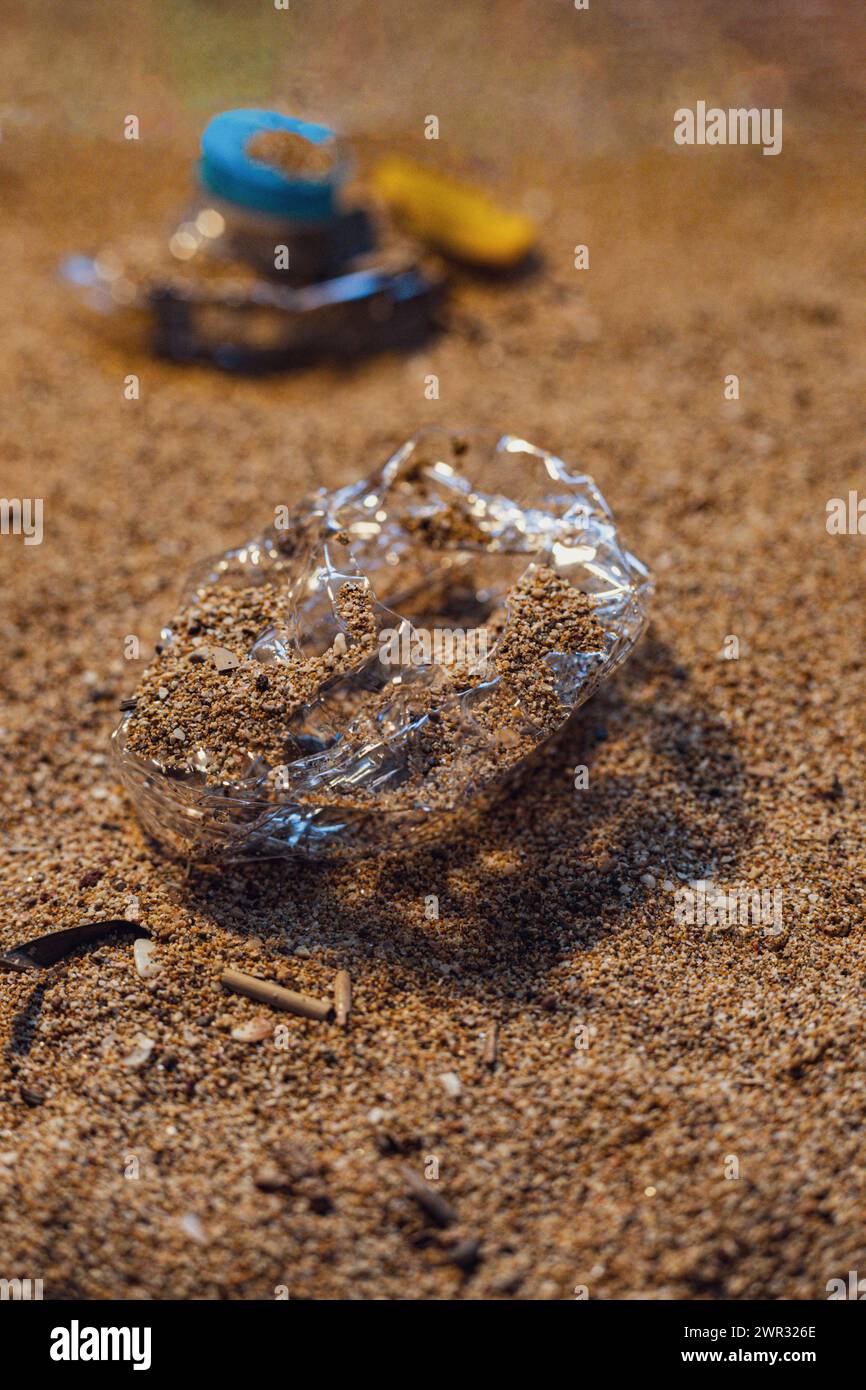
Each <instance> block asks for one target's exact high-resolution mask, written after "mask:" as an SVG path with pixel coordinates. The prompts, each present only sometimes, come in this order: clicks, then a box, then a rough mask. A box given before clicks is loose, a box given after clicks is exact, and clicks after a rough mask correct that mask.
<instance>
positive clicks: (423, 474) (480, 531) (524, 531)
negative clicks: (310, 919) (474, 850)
mask: <svg viewBox="0 0 866 1390" xmlns="http://www.w3.org/2000/svg"><path fill="white" fill-rule="evenodd" d="M455 502H456V503H457V504H458V505H459V507H460V509H461V513H462V514H463V515H468V516H470V517H471V518H472V527H471V535H470V536H469V538H467V537H465V536H462V537H461V536H458V537H456V538H455V539H453V540H452V541H451V542H448V541H447V540H446V541H445V543H442V541H441V540H438V541H437V543H436V545H435V546H431V545H429V544H427V543H426V541H427V539H429V535H430V527H431V526H433V527H435V526H436V525H437V522H438V519H439V518H441V517H445V516H447V515H449V514H450V513H451V512H452V511H453V507H454V504H455ZM283 519H284V518H280V520H283ZM338 538H339V539H338ZM347 539H348V544H347V543H346V541H347ZM539 564H543V565H545V566H548V567H550V568H552V569H553V570H555V571H556V573H557V574H558V575H560V576H562V577H564V578H566V579H567V580H568V582H569V583H571V584H572V585H574V586H575V587H577V588H578V589H580V590H582V591H583V592H584V593H586V594H587V595H588V596H589V597H590V601H591V604H592V607H593V612H594V614H595V616H596V618H597V619H598V621H599V623H600V624H601V627H602V629H603V631H604V646H603V650H602V651H592V652H577V653H575V652H569V653H566V652H553V653H551V654H550V655H549V656H548V657H547V658H546V659H547V663H548V665H549V666H550V669H551V672H552V684H553V688H554V690H555V693H556V695H557V697H558V699H559V701H560V702H561V706H562V709H563V717H562V721H561V722H562V723H564V722H565V720H566V719H567V718H568V717H569V716H570V715H571V714H572V713H573V712H574V710H576V709H577V708H578V707H579V706H580V705H582V704H583V703H584V702H585V701H586V700H588V699H589V697H590V696H591V695H592V694H593V692H594V691H595V690H596V689H597V687H598V685H599V684H600V682H602V681H603V680H606V679H607V677H608V676H610V675H611V674H612V672H613V671H614V670H616V668H617V667H618V666H619V665H620V664H621V662H623V661H624V660H625V658H626V657H627V656H628V654H629V653H630V652H631V650H632V648H633V647H634V645H635V643H636V642H637V641H638V639H639V637H640V635H641V633H642V631H643V629H644V627H645V624H646V618H647V602H648V600H649V597H650V594H651V591H652V582H651V579H650V576H649V573H648V571H647V569H646V568H645V566H644V565H643V564H641V562H640V561H639V560H637V559H636V558H635V557H634V556H633V555H632V554H630V553H629V552H628V551H627V550H626V549H625V548H624V547H623V545H622V543H621V541H620V538H619V536H618V534H617V530H616V526H615V525H614V521H613V517H612V515H611V512H610V509H609V508H608V506H607V503H606V502H605V500H604V498H603V497H602V495H601V493H600V492H599V490H598V488H597V487H596V485H595V483H594V482H593V480H592V478H590V477H588V476H586V475H583V474H578V473H574V472H572V471H571V470H570V468H569V467H568V466H567V465H566V464H565V463H564V462H563V461H562V460H561V459H558V458H556V457H555V456H554V455H552V454H550V453H547V452H546V451H545V450H543V449H539V448H536V447H535V446H533V445H532V444H529V443H527V442H526V441H525V440H522V439H517V438H514V437H512V436H510V435H506V436H503V437H502V438H498V439H496V438H493V439H490V438H485V437H484V436H483V435H481V434H473V433H470V434H461V435H455V434H451V433H448V432H446V431H444V430H429V431H423V432H422V433H420V434H418V435H416V436H414V437H413V438H412V439H410V440H408V441H407V442H406V443H405V444H404V445H402V447H401V448H400V449H398V450H397V452H396V453H395V454H393V455H392V457H391V458H390V459H389V460H388V461H387V463H386V464H385V466H384V468H383V469H382V470H381V471H380V472H379V473H377V474H375V475H373V476H372V477H368V478H365V479H363V480H362V481H359V482H355V483H353V484H350V485H349V486H347V487H343V488H340V489H338V490H336V491H333V492H327V491H325V490H321V491H319V492H317V493H316V494H314V495H313V496H312V497H309V498H307V499H306V500H305V501H304V502H302V503H301V504H300V505H299V506H298V507H297V508H296V509H295V511H294V512H293V513H292V514H291V516H290V517H289V518H288V523H287V525H285V526H284V527H283V528H282V529H278V528H277V527H276V526H274V527H271V528H270V529H269V530H267V531H266V532H265V533H264V535H262V536H260V537H258V538H256V539H255V540H252V541H250V542H249V543H247V544H246V545H243V546H241V547H239V548H238V549H235V550H230V551H228V552H226V553H225V554H224V555H222V556H220V557H218V558H217V559H215V560H211V561H207V562H205V563H204V564H202V565H200V566H199V567H198V568H197V570H196V571H195V572H194V573H193V575H192V576H191V578H190V581H189V587H188V589H187V591H186V595H185V597H186V598H187V599H189V598H191V597H192V596H193V595H194V593H195V591H196V589H197V588H198V587H199V586H201V585H203V584H213V583H217V584H225V585H228V586H238V585H240V586H243V587H248V586H251V585H255V584H270V585H278V586H279V587H280V589H281V591H282V594H284V598H285V603H284V613H285V620H284V623H283V624H282V625H281V626H280V627H279V628H272V629H271V630H270V631H268V632H265V633H262V634H261V635H260V636H259V637H258V639H257V640H256V641H255V643H254V644H253V646H252V647H251V649H250V651H249V653H248V655H249V656H250V657H251V658H252V659H254V660H256V661H259V662H261V663H262V664H263V667H264V668H266V667H267V665H268V664H269V663H270V662H273V661H281V660H285V658H286V653H287V651H288V649H289V648H290V647H291V646H294V648H295V650H296V652H299V653H301V654H303V655H311V654H316V653H321V652H324V651H325V650H326V649H327V648H329V647H330V646H332V644H333V642H334V640H335V638H336V637H337V635H338V633H340V632H344V637H346V639H347V641H348V643H349V648H348V649H349V653H350V656H351V646H352V639H351V636H350V635H348V634H347V633H346V631H345V625H344V623H343V622H342V620H341V618H340V616H339V614H338V612H337V609H336V607H335V599H336V596H337V594H338V593H339V591H340V588H341V587H342V585H343V584H345V583H347V582H351V583H353V584H356V585H357V584H359V583H360V584H362V585H363V586H364V587H367V588H369V589H370V590H371V594H372V598H373V611H374V614H375V619H376V624H377V628H378V630H379V632H380V633H383V634H384V633H385V631H386V630H387V631H390V632H393V631H394V630H399V629H400V628H401V624H408V627H407V628H406V629H404V630H406V631H408V632H410V633H414V632H417V631H419V630H421V629H422V628H423V627H424V626H425V623H427V624H428V625H429V613H430V605H431V603H432V604H434V606H435V602H437V600H434V599H432V598H431V595H433V594H435V593H437V592H438V593H444V594H445V595H446V596H447V598H446V600H445V603H446V609H447V618H448V621H449V622H450V623H451V624H452V625H453V627H454V628H455V629H456V628H458V627H462V628H469V627H471V626H472V625H473V624H474V625H475V626H476V627H480V625H481V624H483V623H484V620H485V618H486V616H487V615H489V614H491V613H492V612H494V611H495V610H496V609H497V607H498V608H499V609H500V610H501V608H502V604H503V601H504V599H505V596H506V594H507V593H508V591H509V590H510V589H511V588H512V586H513V585H514V584H515V583H516V582H517V581H518V580H519V579H520V577H521V576H522V575H523V574H524V573H525V572H526V571H527V569H528V568H529V567H531V566H537V565H539ZM282 594H281V602H282ZM438 602H439V608H438V610H437V611H438V613H439V616H440V620H441V614H442V611H443V609H442V601H441V600H438ZM425 605H426V608H425ZM509 621H510V619H509V617H508V615H507V614H506V619H505V628H504V630H503V632H502V633H500V634H499V636H498V638H497V641H495V642H494V643H493V645H492V646H491V648H490V650H489V652H488V653H487V655H486V665H485V668H484V671H485V674H484V677H483V679H481V680H480V681H479V682H478V683H476V684H474V685H473V687H472V688H471V689H468V690H464V691H462V692H459V691H457V692H456V691H455V690H454V689H453V686H452V685H451V684H450V683H449V681H448V680H447V679H446V677H445V672H444V671H443V669H442V668H441V667H440V666H438V665H437V664H436V662H435V660H433V659H431V660H430V661H429V662H428V663H427V664H417V663H416V661H415V659H414V658H413V659H412V660H410V661H409V662H408V663H406V664H397V665H396V666H395V665H394V664H393V663H384V662H383V660H382V656H381V649H379V650H377V651H375V652H374V653H373V655H372V656H371V655H370V654H369V653H367V654H366V655H363V656H361V655H359V657H358V661H357V663H356V664H354V665H353V666H352V668H351V669H350V671H349V672H348V674H344V675H342V676H338V677H336V678H334V679H332V680H331V681H329V682H327V683H326V684H325V685H323V686H322V688H321V689H320V690H319V691H318V693H317V695H316V697H315V698H314V699H313V700H312V702H311V703H309V704H308V705H305V706H304V707H303V708H302V709H300V710H299V711H298V712H297V713H296V715H295V716H294V719H293V727H292V733H293V736H294V738H295V749H296V750H297V749H300V750H301V752H302V756H300V757H296V758H294V759H293V760H292V761H290V762H288V763H287V764H286V765H284V766H283V767H282V768H281V770H280V781H279V785H275V783H274V778H273V776H270V777H269V775H268V774H269V773H272V772H273V769H271V768H269V767H267V766H264V765H263V764H262V761H261V759H259V760H257V761H256V760H253V759H252V758H251V760H250V767H249V770H248V773H247V774H246V775H245V776H244V777H243V778H242V779H241V780H240V781H237V782H234V783H233V784H231V785H209V784H208V783H207V781H206V780H205V775H204V772H203V771H190V772H188V773H178V772H177V771H174V770H168V769H165V768H162V767H161V766H160V765H159V764H158V763H156V762H154V761H150V760H146V759H143V758H141V757H139V756H137V755H136V754H134V753H133V752H132V751H131V750H130V749H129V748H128V747H127V746H126V736H125V730H126V726H127V723H128V721H129V719H130V718H131V714H130V713H127V714H126V715H125V716H124V718H123V720H122V721H121V723H120V725H119V727H118V728H117V729H116V731H115V733H114V736H113V748H114V752H115V755H116V764H117V767H118V769H119V772H120V776H121V779H122V781H123V783H124V785H125V788H126V790H127V792H128V793H129V795H130V797H131V799H132V801H133V803H134V805H135V807H136V809H137V811H138V814H139V817H140V819H141V821H142V823H143V825H144V827H145V829H146V830H147V831H148V832H149V833H151V834H152V835H153V836H154V837H155V838H156V839H157V840H159V841H160V842H161V843H162V844H163V846H164V847H166V848H167V849H169V850H171V851H172V852H175V853H177V854H180V855H183V856H185V857H187V858H190V859H192V860H198V861H209V862H211V863H219V862H221V861H224V860H232V859H240V858H245V857H253V858H255V857H277V856H291V855H305V856H307V855H308V856H326V857H328V856H338V855H352V854H369V853H380V852H386V851H388V852H389V851H399V850H405V849H408V848H411V847H413V846H415V845H417V844H418V843H419V842H421V841H423V840H427V839H431V838H436V837H440V836H442V835H447V832H448V826H449V822H451V821H453V818H454V814H455V813H456V812H458V811H459V810H461V809H462V808H464V807H465V806H466V805H467V803H468V802H469V801H470V799H471V798H472V797H474V796H476V795H478V794H480V793H482V792H487V791H488V790H490V789H491V788H492V787H494V786H495V784H496V783H497V782H499V781H500V780H502V779H504V778H505V777H506V776H507V775H509V774H513V773H514V772H515V770H518V768H517V765H518V764H520V765H522V764H525V762H526V761H527V756H528V753H531V752H532V751H533V750H534V749H535V748H536V747H537V746H538V745H539V744H540V743H541V742H543V741H544V740H545V739H546V738H548V737H550V736H551V733H553V732H556V730H550V729H549V728H548V729H539V728H536V727H535V726H534V725H533V723H532V718H531V715H530V713H529V712H528V711H527V712H526V713H525V716H523V712H522V711H521V716H522V718H523V723H522V728H521V733H522V735H524V736H523V737H521V738H519V739H518V738H516V736H515V732H514V727H513V725H512V727H510V728H509V729H508V730H500V729H497V728H495V727H494V728H492V729H491V727H490V721H485V722H486V724H487V727H484V726H483V725H482V722H480V721H479V715H481V714H482V713H483V710H484V707H485V702H489V701H491V700H492V699H493V698H494V697H495V695H496V693H497V686H498V684H499V681H500V679H501V677H500V676H499V675H498V674H497V672H496V667H495V660H496V649H497V644H498V642H501V641H502V638H503V636H504V634H505V632H507V631H508V624H509ZM172 640H173V634H172V632H171V630H170V629H168V628H166V629H164V630H163V632H162V634H161V641H162V643H163V644H166V643H171V642H172ZM431 695H432V703H431ZM374 699H375V701H376V704H375V715H374V716H371V715H370V713H369V710H366V712H365V707H366V706H367V705H369V704H370V702H371V701H373V700H374ZM443 715H447V717H448V719H449V721H451V724H452V727H453V722H454V720H457V721H458V727H459V733H460V740H459V753H458V755H457V756H456V757H455V758H454V760H453V762H452V764H451V766H449V767H448V769H447V770H446V773H445V775H443V772H442V769H441V768H440V769H438V771H437V773H436V774H435V775H434V776H432V777H431V780H430V784H429V786H428V785H426V784H425V782H424V780H423V779H422V780H421V782H420V784H419V783H418V777H417V765H418V759H417V757H415V758H414V759H413V752H414V751H415V750H416V748H417V744H418V740H419V738H420V737H421V735H422V732H423V730H424V726H425V724H426V723H427V721H429V720H430V719H431V718H437V717H442V716H443ZM516 744H517V745H518V751H517V752H516V751H515V745H516ZM207 756H208V755H207V750H206V749H200V750H196V752H195V755H194V761H196V763H197V765H198V766H199V767H201V768H204V767H205V766H206V765H207ZM413 769H414V771H413ZM410 773H411V775H410ZM401 788H403V789H404V791H405V793H406V794H405V795H402V794H401V790H400V789H401Z"/></svg>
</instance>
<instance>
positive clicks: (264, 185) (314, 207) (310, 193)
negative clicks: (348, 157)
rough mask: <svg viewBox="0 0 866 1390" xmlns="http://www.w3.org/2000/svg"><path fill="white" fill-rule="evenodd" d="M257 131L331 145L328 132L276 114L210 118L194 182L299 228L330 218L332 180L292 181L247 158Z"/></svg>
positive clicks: (232, 114) (233, 113)
mask: <svg viewBox="0 0 866 1390" xmlns="http://www.w3.org/2000/svg"><path fill="white" fill-rule="evenodd" d="M262 130H288V131H291V132H292V134H293V135H300V136H302V137H303V139H305V140H309V141H310V144H312V145H322V144H324V142H325V141H326V140H333V139H334V132H333V131H332V130H329V129H328V128H327V126H323V125H311V124H310V122H309V121H300V120H298V119H297V118H296V117H295V116H283V115H280V113H279V112H277V111H255V110H247V109H246V108H242V109H240V110H238V111H223V112H222V113H221V114H220V115H219V116H214V118H213V120H212V121H210V122H209V123H208V125H207V126H206V127H205V129H204V131H203V132H202V137H201V160H200V161H199V166H198V167H199V177H200V179H201V182H202V184H203V185H204V187H205V188H206V189H207V190H208V191H209V192H210V193H213V194H214V196H215V197H217V198H224V199H225V200H226V202H229V203H238V204H240V206H241V207H245V208H254V209H255V210H256V211H257V212H267V213H271V214H273V215H276V216H282V217H291V218H295V219H297V220H298V221H299V222H324V221H328V220H329V219H330V218H332V217H333V216H334V193H335V188H336V182H337V179H336V176H335V175H333V174H332V175H331V177H330V178H326V179H309V178H304V177H303V176H302V175H299V176H298V177H297V178H291V177H290V176H289V175H287V174H283V173H281V172H280V170H279V169H274V168H272V166H271V165H269V164H262V163H261V162H260V161H259V160H256V159H251V158H250V156H249V155H248V154H247V150H246V147H247V143H248V142H249V141H250V140H251V139H252V137H253V136H254V135H257V134H258V133H259V131H262Z"/></svg>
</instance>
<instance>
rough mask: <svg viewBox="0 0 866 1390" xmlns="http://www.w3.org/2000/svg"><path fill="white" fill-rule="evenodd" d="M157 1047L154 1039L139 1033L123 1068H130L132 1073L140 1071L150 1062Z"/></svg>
mask: <svg viewBox="0 0 866 1390" xmlns="http://www.w3.org/2000/svg"><path fill="white" fill-rule="evenodd" d="M155 1047H156V1043H155V1042H154V1041H153V1038H149V1037H147V1035H146V1034H144V1033H139V1035H138V1037H137V1038H135V1039H134V1041H133V1046H132V1051H131V1052H129V1053H128V1054H127V1056H126V1057H124V1059H123V1062H122V1063H121V1065H122V1066H124V1067H128V1068H129V1069H130V1071H140V1070H141V1068H142V1067H144V1066H146V1065H147V1063H148V1062H149V1061H150V1057H151V1053H152V1052H153V1049H154V1048H155Z"/></svg>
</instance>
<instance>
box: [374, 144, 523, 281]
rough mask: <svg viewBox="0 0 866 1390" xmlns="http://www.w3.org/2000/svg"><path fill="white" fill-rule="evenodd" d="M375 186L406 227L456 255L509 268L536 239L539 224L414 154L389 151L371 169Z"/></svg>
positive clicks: (446, 251)
mask: <svg viewBox="0 0 866 1390" xmlns="http://www.w3.org/2000/svg"><path fill="white" fill-rule="evenodd" d="M373 186H374V188H375V190H376V192H377V193H378V194H379V196H380V197H381V198H382V199H383V200H384V202H386V203H387V204H388V205H389V207H390V208H391V209H392V211H393V212H394V213H395V214H396V216H397V217H398V218H399V219H400V220H401V221H402V222H404V223H405V224H406V227H407V229H408V230H409V231H410V232H411V233H412V234H413V235H414V236H416V237H418V238H419V240H421V241H427V242H429V243H430V244H431V245H432V246H436V247H437V248H438V249H439V250H440V251H444V252H445V253H446V255H449V256H454V257H455V258H456V259H457V260H461V261H471V262H472V263H473V264H474V265H482V266H490V267H493V268H496V269H505V268H507V267H508V266H513V265H516V264H517V263H518V262H519V261H522V260H523V258H524V256H525V255H526V254H527V252H528V251H529V250H531V248H532V246H533V245H534V243H535V237H536V233H535V227H534V225H533V223H532V222H531V221H530V219H529V218H528V217H524V216H523V214H522V213H519V212H507V211H506V210H505V209H504V208H500V207H497V205H496V204H495V203H494V202H492V201H491V199H490V198H488V196H487V194H486V193H482V192H481V191H480V190H479V189H476V188H472V187H471V186H470V185H468V184H465V183H459V182H458V181H457V180H456V179H453V178H450V177H448V176H447V175H445V174H437V173H434V172H433V171H432V170H430V169H425V168H424V167H423V166H422V165H420V164H415V163H414V162H413V161H412V160H411V159H402V158H400V157H399V156H397V155H393V156H390V157H389V158H388V159H386V160H383V162H382V163H381V164H380V165H379V166H378V168H377V169H376V170H375V171H374V173H373Z"/></svg>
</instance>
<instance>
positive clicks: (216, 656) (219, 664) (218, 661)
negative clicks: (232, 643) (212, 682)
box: [207, 647, 241, 671]
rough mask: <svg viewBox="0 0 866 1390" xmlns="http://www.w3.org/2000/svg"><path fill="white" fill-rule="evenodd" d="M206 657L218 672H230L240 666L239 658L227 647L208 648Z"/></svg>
mask: <svg viewBox="0 0 866 1390" xmlns="http://www.w3.org/2000/svg"><path fill="white" fill-rule="evenodd" d="M207 651H208V655H209V656H210V659H211V661H212V662H213V664H214V666H215V667H216V668H217V670H218V671H231V670H232V668H233V667H235V666H240V664H241V663H240V658H239V657H236V656H235V654H234V652H230V651H229V649H228V647H208V648H207Z"/></svg>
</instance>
